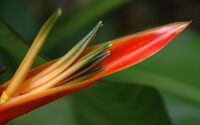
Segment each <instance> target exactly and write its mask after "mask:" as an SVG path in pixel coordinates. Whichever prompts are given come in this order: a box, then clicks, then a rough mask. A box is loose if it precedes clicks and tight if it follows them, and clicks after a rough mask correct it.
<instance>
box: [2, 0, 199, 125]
mask: <svg viewBox="0 0 200 125" xmlns="http://www.w3.org/2000/svg"><path fill="white" fill-rule="evenodd" d="M57 7H61V8H62V9H63V15H62V16H61V18H60V19H59V21H58V22H57V23H56V25H55V26H54V28H53V30H52V32H51V33H50V35H49V37H48V39H47V42H46V44H45V45H44V47H43V49H42V51H41V54H40V55H41V57H43V58H46V59H53V58H56V57H59V56H61V55H63V54H64V53H65V52H66V51H68V50H69V49H70V48H71V47H72V46H73V45H74V44H75V43H77V42H78V41H79V40H80V39H81V38H82V37H83V36H84V35H85V34H86V33H87V32H88V31H89V30H90V29H91V28H92V27H93V26H94V25H95V24H96V23H97V22H98V21H99V20H102V21H103V23H104V27H103V28H102V30H101V32H100V33H99V34H98V35H97V37H96V39H95V41H94V42H93V44H97V43H100V42H105V41H108V40H112V39H115V38H118V37H122V36H124V35H128V34H132V33H135V32H138V31H141V30H144V29H147V28H151V27H154V26H159V25H163V24H167V23H171V22H176V21H190V20H192V24H191V25H190V26H189V28H188V29H187V30H186V31H184V32H183V33H182V34H181V35H180V36H178V37H177V38H176V39H175V40H173V42H172V43H170V44H169V45H168V46H167V47H166V48H164V49H163V50H162V51H161V52H159V53H158V54H156V55H154V56H153V57H151V58H150V59H147V60H145V61H144V62H142V63H140V64H137V65H135V66H133V67H131V68H129V69H127V70H123V71H121V72H118V73H115V74H113V75H110V76H108V77H106V78H104V79H102V80H101V81H99V82H98V83H96V84H94V85H93V86H91V87H90V88H88V89H85V90H83V91H81V92H77V93H75V94H72V95H69V96H66V97H64V98H62V99H59V100H58V101H55V102H53V103H51V104H48V105H46V106H44V107H42V108H40V109H37V110H35V111H33V112H30V113H28V114H26V115H24V116H21V117H19V118H17V119H15V120H13V121H11V122H9V123H7V125H36V124H39V125H40V124H41V125H42V124H48V125H122V124H123V125H161V124H162V125H199V124H200V73H199V72H200V25H199V24H200V14H199V13H200V1H199V0H166V1H163V0H162V1H161V0H60V1H59V0H57V1H54V0H15V1H14V0H0V18H1V19H0V20H1V21H0V65H2V66H3V65H6V66H7V67H8V70H7V72H6V73H4V74H2V75H1V76H0V81H1V82H3V81H5V80H8V79H9V78H11V76H12V75H13V73H14V71H15V70H16V67H17V66H18V65H19V63H20V61H21V60H22V58H23V56H24V54H25V53H26V51H27V49H28V48H27V46H29V45H30V44H31V42H32V41H33V39H34V37H35V35H36V33H37V32H38V30H39V28H40V27H41V25H42V24H43V23H44V21H45V20H46V19H47V18H48V17H49V16H50V15H51V13H52V12H53V11H54V10H55V9H56V8H57ZM43 62H44V60H43V59H42V58H39V59H38V60H37V62H36V64H35V65H38V64H41V63H43Z"/></svg>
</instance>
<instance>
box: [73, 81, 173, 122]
mask: <svg viewBox="0 0 200 125" xmlns="http://www.w3.org/2000/svg"><path fill="white" fill-rule="evenodd" d="M123 83H124V82H123ZM123 83H120V84H118V83H110V82H104V81H103V82H97V83H96V84H95V85H93V86H92V87H90V88H88V89H85V90H83V91H81V92H79V93H76V94H75V95H74V100H75V101H74V104H73V108H74V114H75V116H76V118H77V119H76V121H77V125H133V124H135V125H170V121H169V119H168V115H167V113H166V111H165V107H164V106H163V102H162V99H161V98H160V96H159V94H158V92H157V91H155V90H154V89H152V88H148V87H143V86H136V85H130V84H126V83H125V84H123Z"/></svg>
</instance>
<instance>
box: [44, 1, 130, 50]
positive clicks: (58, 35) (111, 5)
mask: <svg viewBox="0 0 200 125" xmlns="http://www.w3.org/2000/svg"><path fill="white" fill-rule="evenodd" d="M127 1H128V0H115V1H114V0H109V1H108V0H100V1H95V2H93V3H92V4H91V5H88V6H87V7H85V8H83V9H80V11H79V12H77V13H76V14H73V17H71V18H68V17H66V18H64V19H63V21H62V23H60V25H58V26H57V27H55V28H54V30H53V31H52V33H51V35H50V36H49V38H48V43H47V45H46V46H45V48H44V49H43V50H44V52H47V51H48V50H50V49H51V48H53V47H55V46H56V45H58V44H61V42H63V40H64V39H66V38H68V37H69V36H70V35H73V33H75V32H77V31H78V30H80V29H81V28H82V27H83V26H84V25H86V24H88V23H90V22H92V21H94V20H97V19H98V18H99V17H101V16H102V15H105V14H106V13H108V12H110V11H111V10H114V9H115V8H117V7H119V6H120V5H122V4H124V3H126V2H127ZM98 20H101V18H100V19H98Z"/></svg>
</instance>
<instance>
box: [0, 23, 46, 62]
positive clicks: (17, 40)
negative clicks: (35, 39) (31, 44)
mask: <svg viewBox="0 0 200 125" xmlns="http://www.w3.org/2000/svg"><path fill="white" fill-rule="evenodd" d="M0 41H1V42H0V49H1V51H3V52H4V54H7V56H9V58H11V59H12V60H15V61H16V63H19V62H20V61H21V60H22V59H23V57H24V55H25V54H26V52H27V51H28V47H27V46H26V45H25V44H24V43H25V42H24V40H23V39H22V38H21V37H20V36H19V35H18V34H17V33H16V32H15V31H14V30H12V29H11V28H10V27H8V26H7V25H6V24H5V23H4V22H3V21H0ZM44 62H45V60H44V59H43V58H42V57H40V56H38V58H37V61H36V63H37V65H38V64H42V63H44Z"/></svg>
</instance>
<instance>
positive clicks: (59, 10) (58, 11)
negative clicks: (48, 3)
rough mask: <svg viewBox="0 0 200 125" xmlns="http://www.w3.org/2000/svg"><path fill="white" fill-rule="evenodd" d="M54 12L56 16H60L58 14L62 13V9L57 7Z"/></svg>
mask: <svg viewBox="0 0 200 125" xmlns="http://www.w3.org/2000/svg"><path fill="white" fill-rule="evenodd" d="M56 13H57V15H58V16H60V15H61V14H62V9H61V8H58V9H57V10H56Z"/></svg>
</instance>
